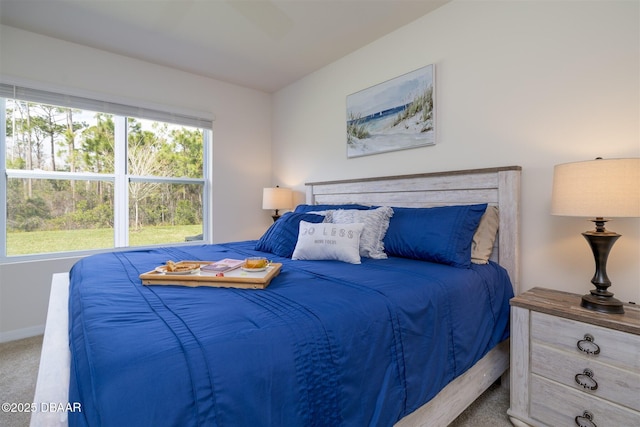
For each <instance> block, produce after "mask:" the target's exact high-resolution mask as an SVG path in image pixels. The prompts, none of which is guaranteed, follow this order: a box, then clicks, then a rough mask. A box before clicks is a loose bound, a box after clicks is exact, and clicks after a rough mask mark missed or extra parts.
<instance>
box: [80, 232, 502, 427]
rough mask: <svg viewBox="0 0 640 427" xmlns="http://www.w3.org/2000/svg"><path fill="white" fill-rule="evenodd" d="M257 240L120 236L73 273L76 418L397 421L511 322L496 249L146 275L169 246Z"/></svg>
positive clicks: (188, 251) (193, 255)
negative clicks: (466, 264)
mask: <svg viewBox="0 0 640 427" xmlns="http://www.w3.org/2000/svg"><path fill="white" fill-rule="evenodd" d="M254 246H255V241H246V242H234V243H229V244H220V245H202V246H181V247H167V248H162V249H154V250H140V251H127V252H113V253H107V254H100V255H95V256H91V257H88V258H86V259H83V260H81V261H79V262H78V263H77V264H76V265H75V266H74V267H73V269H72V271H71V273H70V297H69V316H70V330H69V336H70V340H69V342H70V350H71V357H72V360H71V382H70V390H69V401H70V402H80V403H81V405H82V412H80V413H71V414H69V424H70V426H92V427H93V426H181V427H185V426H233V427H238V426H252V427H254V426H316V425H318V426H320V425H325V426H338V425H344V426H357V427H362V426H391V425H393V424H394V423H395V422H397V421H398V420H399V419H401V418H402V417H404V416H405V415H407V414H409V413H411V412H413V411H414V410H415V409H417V408H418V407H420V406H421V405H423V404H424V403H426V402H427V401H429V400H430V399H431V398H432V397H433V396H435V395H436V394H437V393H438V392H439V391H440V390H441V389H442V388H443V387H444V386H445V385H447V384H448V383H449V382H450V381H452V380H453V379H455V378H456V377H458V376H459V375H461V374H463V373H464V372H465V371H466V370H467V369H468V368H469V367H471V366H472V365H473V364H474V363H475V362H476V361H477V360H479V359H480V358H481V357H482V356H484V355H485V354H486V353H487V352H488V351H489V350H490V349H491V348H493V347H494V346H495V345H496V344H498V343H499V342H501V341H502V340H504V339H506V338H507V337H508V331H509V325H508V322H509V299H510V298H511V297H512V296H513V291H512V286H511V283H510V281H509V278H508V276H507V273H506V271H505V270H504V269H503V268H501V267H500V266H498V265H497V264H494V263H490V264H488V265H473V266H472V268H470V269H461V268H455V267H450V266H446V265H441V264H435V263H429V262H424V261H414V260H408V259H403V258H389V259H387V260H373V259H368V258H363V260H362V261H363V262H362V264H360V265H354V264H347V263H342V262H338V261H292V260H290V259H287V258H279V257H275V256H271V255H270V254H267V255H268V256H269V257H270V258H271V259H272V260H273V261H276V262H282V263H283V267H282V271H281V273H280V275H279V276H277V277H276V278H274V279H273V281H272V282H271V284H270V286H269V287H268V288H267V289H264V290H245V289H227V288H210V287H196V288H191V287H183V286H143V285H142V284H141V281H140V279H139V278H138V276H139V275H140V274H141V273H144V272H147V271H150V270H152V269H153V268H154V267H156V266H159V265H162V264H164V263H165V262H166V261H168V260H173V261H179V260H203V261H214V260H219V259H223V258H245V257H247V256H251V255H265V254H264V253H262V252H257V251H255V250H253V248H254Z"/></svg>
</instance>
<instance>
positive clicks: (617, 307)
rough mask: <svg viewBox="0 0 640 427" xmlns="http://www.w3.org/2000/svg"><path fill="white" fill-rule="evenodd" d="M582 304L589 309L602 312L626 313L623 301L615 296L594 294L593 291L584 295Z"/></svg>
mask: <svg viewBox="0 0 640 427" xmlns="http://www.w3.org/2000/svg"><path fill="white" fill-rule="evenodd" d="M611 295H613V294H611ZM580 305H581V306H582V307H584V308H586V309H588V310H593V311H599V312H601V313H609V314H622V313H624V308H622V301H620V300H618V299H616V298H614V297H613V296H608V297H604V296H599V295H594V294H593V292H592V293H590V294H586V295H583V296H582V302H581V303H580Z"/></svg>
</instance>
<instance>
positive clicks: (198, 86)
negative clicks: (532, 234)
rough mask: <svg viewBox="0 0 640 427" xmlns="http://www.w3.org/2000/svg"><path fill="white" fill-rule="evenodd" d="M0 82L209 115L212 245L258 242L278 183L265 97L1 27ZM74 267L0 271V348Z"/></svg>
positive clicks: (41, 317) (41, 310) (41, 312)
mask: <svg viewBox="0 0 640 427" xmlns="http://www.w3.org/2000/svg"><path fill="white" fill-rule="evenodd" d="M193 54H194V55H198V54H200V53H199V52H197V51H195V52H193ZM0 77H2V79H4V80H19V81H21V82H26V83H25V84H28V83H29V82H31V83H32V84H33V85H37V86H39V87H40V86H41V87H47V88H50V89H55V88H60V89H62V90H64V89H68V90H71V91H73V92H74V94H91V95H95V96H98V97H104V98H105V99H107V100H116V101H118V100H119V101H120V102H124V101H131V102H134V103H141V104H145V105H154V106H168V107H170V108H171V107H175V108H179V109H186V110H196V111H205V112H212V113H213V114H214V115H215V118H216V120H215V122H214V128H213V145H214V149H213V158H214V169H213V175H214V177H213V212H212V216H213V239H214V241H215V242H223V241H231V240H243V239H252V238H258V237H259V236H260V235H261V234H262V233H263V232H264V230H265V229H266V228H267V227H268V226H269V224H270V223H271V222H272V220H271V217H270V216H269V212H267V211H263V210H262V205H261V203H262V188H263V187H265V186H272V185H274V184H278V183H277V182H271V164H270V161H269V159H270V154H271V140H270V136H271V96H270V95H269V94H266V93H263V92H259V91H255V90H251V89H246V88H242V87H239V86H234V85H230V84H226V83H223V82H220V81H216V80H212V79H207V78H204V77H199V76H195V75H192V74H188V73H184V72H180V71H176V70H173V69H169V68H165V67H161V66H157V65H152V64H149V63H146V62H142V61H138V60H135V59H131V58H127V57H123V56H118V55H113V54H110V53H106V52H104V51H99V50H95V49H90V48H87V47H84V46H80V45H77V44H72V43H67V42H63V41H61V40H57V39H53V38H48V37H43V36H40V35H37V34H34V33H29V32H25V31H21V30H18V29H15V28H11V27H7V26H1V27H0ZM41 87H40V88H41ZM75 261H76V259H75V258H70V259H69V258H67V259H61V260H56V261H47V262H24V263H11V264H4V265H0V342H2V341H7V340H10V339H15V338H21V337H24V336H29V335H34V334H37V333H39V332H41V331H42V330H43V326H44V322H45V316H46V310H47V304H48V298H49V289H50V281H51V274H52V273H54V272H62V271H68V270H69V267H70V266H71V265H72V264H73V262H75Z"/></svg>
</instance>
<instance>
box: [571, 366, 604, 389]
mask: <svg viewBox="0 0 640 427" xmlns="http://www.w3.org/2000/svg"><path fill="white" fill-rule="evenodd" d="M575 378H576V383H577V384H578V385H581V386H582V388H584V389H586V390H597V389H598V383H597V382H596V380H594V379H593V371H592V370H591V369H585V370H584V371H582V373H581V374H576V377H575Z"/></svg>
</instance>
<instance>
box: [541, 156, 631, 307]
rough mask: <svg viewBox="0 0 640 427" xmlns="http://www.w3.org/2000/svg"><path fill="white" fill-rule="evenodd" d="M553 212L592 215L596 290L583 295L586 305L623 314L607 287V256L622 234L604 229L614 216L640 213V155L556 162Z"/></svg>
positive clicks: (588, 235)
mask: <svg viewBox="0 0 640 427" xmlns="http://www.w3.org/2000/svg"><path fill="white" fill-rule="evenodd" d="M551 214H552V215H565V216H581V217H590V218H592V219H591V221H593V222H594V223H595V226H596V228H595V230H592V231H586V232H584V233H582V235H583V236H584V237H585V239H587V242H588V243H589V246H591V251H592V252H593V257H594V259H595V264H596V272H595V274H594V276H593V278H592V279H591V283H593V285H594V286H595V287H596V289H595V290H591V292H590V293H589V294H587V295H584V296H583V297H582V302H581V305H582V307H584V308H587V309H590V310H595V311H599V312H604V313H624V309H623V307H622V302H620V301H619V300H617V299H616V298H614V297H613V293H611V292H609V291H608V290H607V289H608V288H609V286H611V281H610V280H609V278H608V277H607V258H608V257H609V251H610V250H611V248H612V247H613V244H614V243H615V242H616V240H618V238H619V237H620V235H619V234H617V233H615V232H612V231H608V230H606V229H605V223H606V222H607V221H608V220H609V219H608V218H612V217H618V218H620V217H639V216H640V158H631V159H606V160H605V159H601V158H597V159H595V160H590V161H584V162H575V163H565V164H561V165H556V166H555V168H554V171H553V190H552V196H551Z"/></svg>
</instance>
